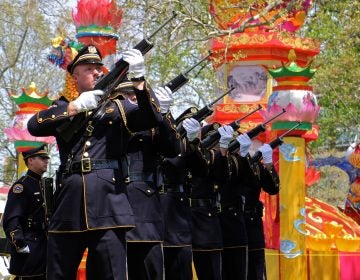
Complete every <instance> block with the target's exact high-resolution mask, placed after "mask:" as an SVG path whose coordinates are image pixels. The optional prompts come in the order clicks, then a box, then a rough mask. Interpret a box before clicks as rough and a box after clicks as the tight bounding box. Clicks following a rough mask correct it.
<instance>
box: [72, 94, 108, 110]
mask: <svg viewBox="0 0 360 280" xmlns="http://www.w3.org/2000/svg"><path fill="white" fill-rule="evenodd" d="M103 95H104V92H103V91H102V90H100V89H97V90H91V91H84V92H83V93H81V94H80V96H79V97H78V98H76V99H75V100H74V101H73V104H74V106H75V107H76V110H77V111H78V112H84V111H87V110H92V109H95V108H96V107H97V106H98V102H99V100H100V99H101V96H103Z"/></svg>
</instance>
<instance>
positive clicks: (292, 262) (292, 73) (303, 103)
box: [265, 50, 320, 279]
mask: <svg viewBox="0 0 360 280" xmlns="http://www.w3.org/2000/svg"><path fill="white" fill-rule="evenodd" d="M295 60H296V54H295V52H294V50H290V52H289V62H288V63H286V64H284V65H283V66H281V67H279V68H277V69H269V70H268V71H269V73H270V75H271V76H272V77H273V78H274V80H275V81H276V83H275V84H276V86H274V87H273V89H272V94H271V95H270V97H269V101H268V107H267V112H266V114H265V117H266V116H271V115H273V114H274V113H277V112H280V111H282V109H283V108H284V109H285V110H286V113H285V114H283V115H281V116H280V117H279V118H278V119H276V121H275V122H274V123H273V124H272V129H273V130H280V131H282V130H286V129H290V128H291V127H292V126H294V124H295V122H296V121H301V125H300V126H299V127H298V128H297V129H296V130H295V131H293V132H292V134H291V135H290V136H287V137H285V139H284V144H283V145H281V146H280V148H279V151H280V153H279V174H280V194H279V209H280V212H279V221H280V232H279V233H280V258H279V267H280V270H279V273H280V275H279V276H280V278H281V279H291V278H297V279H306V278H307V274H308V267H307V250H306V211H305V196H306V186H305V173H306V160H307V159H306V153H305V149H306V148H305V147H306V140H307V139H306V132H307V131H310V132H311V131H312V130H313V127H312V124H313V123H314V121H315V119H316V117H317V115H318V113H319V109H320V107H319V106H318V105H317V100H316V97H315V95H314V94H313V92H312V87H310V86H309V85H308V82H309V80H310V79H311V78H312V77H313V75H314V74H315V70H314V69H311V68H310V66H305V67H301V66H299V65H298V64H297V63H296V62H295ZM314 129H315V128H314ZM316 134H317V133H316ZM311 140H313V138H312V139H311Z"/></svg>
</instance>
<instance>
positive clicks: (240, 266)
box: [222, 246, 248, 280]
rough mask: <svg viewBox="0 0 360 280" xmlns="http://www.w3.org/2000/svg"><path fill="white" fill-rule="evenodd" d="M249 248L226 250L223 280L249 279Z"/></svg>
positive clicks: (224, 252) (224, 253)
mask: <svg viewBox="0 0 360 280" xmlns="http://www.w3.org/2000/svg"><path fill="white" fill-rule="evenodd" d="M247 254H248V253H247V246H242V247H234V248H224V251H223V256H222V257H223V264H222V265H223V271H222V275H223V280H246V278H247V265H248V258H247Z"/></svg>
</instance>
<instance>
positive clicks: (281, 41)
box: [210, 0, 319, 279]
mask: <svg viewBox="0 0 360 280" xmlns="http://www.w3.org/2000/svg"><path fill="white" fill-rule="evenodd" d="M269 2H271V1H266V2H265V1H258V2H257V3H256V4H254V5H253V6H252V7H251V8H252V10H251V12H249V10H248V6H249V5H248V4H247V1H225V0H212V1H210V13H211V14H212V15H213V17H214V19H215V21H216V22H217V23H218V25H219V27H220V28H222V29H236V28H239V27H241V26H242V25H243V24H246V25H250V24H259V25H257V26H253V27H252V28H246V29H245V30H244V31H243V32H241V33H234V34H230V35H226V36H222V37H219V38H216V39H213V40H211V41H210V48H211V50H212V51H213V58H214V60H213V65H214V68H215V69H216V71H217V73H218V77H219V80H220V82H221V83H222V85H223V88H230V87H231V86H233V87H235V90H234V91H233V92H232V93H231V95H229V96H227V97H225V98H224V100H223V103H222V104H218V105H217V106H216V108H215V113H214V115H213V116H212V120H213V121H218V122H221V123H229V122H230V121H232V120H234V119H236V118H239V117H241V116H243V115H245V114H246V113H247V112H249V111H250V110H251V109H252V108H253V106H256V104H261V105H262V106H263V107H264V109H265V110H264V111H263V112H259V113H258V114H254V115H253V117H252V118H251V119H248V120H247V121H246V122H244V123H243V124H242V126H241V127H240V129H239V132H241V133H243V132H246V131H247V130H249V129H251V128H253V127H255V126H256V125H258V124H259V123H262V122H264V120H265V119H268V118H269V117H271V116H273V115H275V113H277V112H278V111H277V110H281V109H282V108H283V107H284V108H285V107H287V105H288V104H285V105H284V104H283V103H282V104H278V105H277V107H276V106H275V107H276V110H275V107H273V106H272V102H273V99H275V95H273V93H274V92H273V91H278V94H279V91H282V90H283V91H284V92H289V93H294V91H302V93H303V94H304V95H301V96H300V94H299V93H296V94H295V95H294V96H296V98H297V100H296V102H295V103H293V104H292V105H291V106H290V107H288V108H286V109H288V110H289V111H290V112H289V113H291V112H292V110H293V111H296V113H297V114H298V115H302V114H303V115H302V116H303V117H304V119H299V120H303V121H306V122H307V123H306V124H302V126H301V127H300V129H298V130H297V131H296V132H297V133H296V134H295V137H287V139H286V141H290V140H291V141H292V142H289V143H287V142H286V143H285V144H284V145H283V146H284V148H285V147H290V148H291V147H297V148H298V149H297V150H296V151H297V153H298V154H296V155H294V154H293V153H292V152H291V151H289V152H288V153H287V155H288V156H289V159H288V160H290V161H292V160H294V161H292V163H293V165H291V166H289V165H288V166H287V168H288V169H286V170H284V168H283V167H284V164H283V163H282V162H283V161H284V158H283V155H282V154H281V153H280V154H279V153H278V151H277V150H276V151H275V155H274V159H275V167H276V168H277V170H278V171H279V175H280V178H281V181H282V187H281V193H280V195H279V196H269V195H264V196H263V199H264V203H265V215H264V228H265V235H266V248H267V250H266V262H267V267H268V269H267V274H268V275H267V276H268V279H291V278H294V279H306V274H307V260H306V256H305V254H306V244H305V241H306V238H305V235H304V234H301V233H299V234H298V240H296V246H295V248H294V247H293V246H294V244H293V243H289V242H287V240H288V239H287V238H288V237H289V238H290V237H291V238H293V236H286V234H287V231H288V230H289V231H291V232H292V231H293V230H292V228H293V225H292V224H291V222H290V220H287V219H288V218H287V217H284V216H285V215H284V214H282V213H285V212H282V211H283V208H282V207H286V208H287V209H290V210H291V211H294V212H293V213H289V214H291V215H296V218H297V219H299V216H298V215H300V218H302V219H301V220H300V222H299V223H298V224H297V225H298V227H299V229H300V230H301V229H303V231H305V217H302V216H301V214H304V211H305V210H303V211H299V210H300V209H305V171H306V170H305V142H306V141H309V139H310V138H312V139H316V137H314V135H316V133H317V130H316V131H314V132H313V133H312V134H311V131H312V128H313V125H312V123H313V121H314V119H315V117H316V115H317V113H318V106H317V104H316V99H315V97H314V96H313V95H312V92H311V88H310V87H309V86H308V84H307V81H308V80H309V79H310V78H311V76H306V75H304V73H301V75H299V76H297V73H296V71H297V70H304V71H305V72H306V74H309V75H312V74H313V73H312V72H311V71H312V70H311V71H310V69H308V64H309V63H308V62H309V61H311V60H312V59H313V58H314V56H316V55H317V54H318V53H319V43H318V42H316V41H314V40H313V39H311V38H300V37H296V36H295V31H297V30H298V29H299V28H300V27H301V26H302V24H303V23H304V20H305V18H306V14H307V11H308V10H309V8H310V6H311V4H312V1H311V0H304V1H301V5H297V6H296V7H295V9H294V10H293V11H290V12H286V11H284V10H283V9H284V7H285V6H286V4H289V2H290V1H289V0H284V1H282V4H280V5H278V6H276V7H274V8H272V9H271V10H270V11H269V12H268V14H265V15H261V16H259V17H258V18H256V19H254V17H256V16H258V15H259V12H262V11H263V10H264V8H265V7H266V5H267V3H269ZM242 4H243V5H244V7H245V8H242ZM278 14H280V15H281V16H280V17H279V18H278V19H277V20H276V21H275V22H274V23H273V24H272V25H271V26H269V25H266V21H267V20H270V19H271V18H272V17H273V16H274V15H278ZM262 24H263V25H262ZM291 50H292V51H291ZM290 51H291V53H293V55H290V56H289V52H290ZM295 53H296V55H295ZM283 65H287V66H288V67H290V68H289V69H288V68H285V69H286V70H288V71H290V73H288V74H289V75H288V76H289V77H290V76H291V78H289V79H287V76H286V75H283V77H284V76H286V78H284V79H283V80H281V78H280V79H278V80H276V79H275V80H274V78H273V76H272V75H271V73H270V71H268V69H270V68H275V69H277V68H282V66H283ZM293 67H294V69H293ZM285 69H284V70H285ZM309 71H310V72H309ZM277 86H279V87H280V86H282V87H283V88H282V89H281V88H276V87H277ZM288 86H289V87H288ZM308 93H309V94H308ZM282 94H284V93H281V95H282ZM290 95H291V94H290ZM290 95H289V96H290ZM303 97H304V98H305V100H304V102H305V103H306V104H307V106H309V110H310V111H311V110H313V111H311V113H312V117H314V118H308V114H307V113H308V112H307V111H306V110H307V109H308V108H307V107H306V108H305V107H304V106H303V105H302V101H303V100H302V98H303ZM312 98H313V99H312ZM285 100H286V98H285V97H284V98H281V102H284V103H285ZM289 100H290V99H289ZM314 100H315V103H314V106H313V107H311V106H310V105H312V103H311V102H312V101H314ZM291 101H293V100H291ZM299 102H300V104H299ZM297 105H299V106H300V107H299V108H296V106H297ZM297 110H298V111H297ZM302 110H305V111H302ZM289 113H288V114H287V116H288V117H289V116H294V114H290V115H289ZM298 115H296V116H295V117H294V118H293V119H284V118H283V119H282V120H284V121H285V120H286V121H285V122H289V121H297V120H298V119H297V118H298ZM284 116H285V115H282V117H284ZM307 118H308V119H307ZM277 121H279V119H276V120H275V122H277ZM293 125H294V124H293V123H288V126H284V125H283V126H280V127H274V126H273V127H272V129H270V126H269V127H268V128H267V132H266V133H263V134H262V135H260V136H259V137H257V138H256V139H255V142H258V145H260V144H261V142H270V141H271V140H272V139H273V138H274V137H276V136H277V135H278V134H279V133H281V132H283V131H284V129H286V128H287V127H290V126H293ZM314 127H315V126H314ZM308 129H309V131H308ZM303 134H309V139H308V140H305V139H304V138H301V137H300V136H301V135H303ZM310 134H311V136H310ZM292 135H294V134H292ZM300 147H301V148H300ZM277 159H279V161H277ZM295 159H296V160H295ZM293 172H295V173H293ZM294 174H298V177H300V178H297V180H296V181H293V183H294V184H295V185H297V188H296V187H294V188H292V187H291V188H289V186H288V183H292V181H291V180H292V179H293V177H292V176H294ZM283 189H287V190H293V192H292V193H291V196H290V193H284V195H286V197H287V201H286V203H287V204H286V205H282V203H284V201H283V200H282V199H283ZM291 198H292V200H291ZM293 205H295V208H292V206H293ZM283 218H284V220H282V219H283ZM292 221H294V220H292ZM289 240H291V241H294V240H292V239H289ZM284 241H285V242H284ZM280 248H282V251H281V250H280ZM299 248H301V249H299ZM295 249H296V250H295ZM298 256H300V257H299V258H298ZM293 260H295V262H296V264H294V261H293Z"/></svg>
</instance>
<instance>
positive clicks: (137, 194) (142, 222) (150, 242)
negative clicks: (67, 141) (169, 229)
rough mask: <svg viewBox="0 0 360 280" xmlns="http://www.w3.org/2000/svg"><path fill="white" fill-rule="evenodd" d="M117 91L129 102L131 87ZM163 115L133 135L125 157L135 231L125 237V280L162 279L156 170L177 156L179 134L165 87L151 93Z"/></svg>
mask: <svg viewBox="0 0 360 280" xmlns="http://www.w3.org/2000/svg"><path fill="white" fill-rule="evenodd" d="M117 90H118V91H119V92H121V93H123V94H124V96H126V98H128V99H129V100H131V101H133V103H134V106H136V96H135V94H134V91H133V86H132V83H129V85H128V86H127V85H126V84H125V83H123V84H121V85H120V87H119V88H117ZM154 92H155V95H156V97H157V99H158V101H159V106H160V112H161V113H162V115H163V119H162V122H160V123H159V126H157V127H154V128H151V129H149V130H146V131H141V132H136V133H133V134H132V135H131V137H130V140H129V144H128V148H127V154H126V163H127V170H128V173H127V177H126V188H127V193H128V197H129V202H130V205H131V207H132V209H133V212H134V216H135V225H136V227H135V228H134V229H132V230H130V231H128V232H127V233H126V240H127V261H128V270H129V274H128V277H129V279H130V280H131V279H136V280H141V279H144V280H157V279H158V280H162V279H164V256H163V247H162V243H163V241H164V224H163V219H162V211H161V204H160V195H159V189H158V186H157V169H158V164H159V162H160V160H161V158H162V157H165V156H166V157H174V156H176V155H178V154H179V152H180V143H179V139H180V136H179V133H178V132H177V130H176V127H174V119H173V117H172V115H171V113H170V111H169V108H170V105H171V104H172V96H171V95H172V92H171V90H170V89H169V88H167V87H159V88H157V89H155V90H154Z"/></svg>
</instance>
